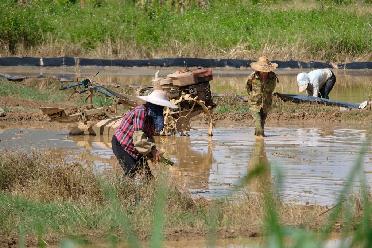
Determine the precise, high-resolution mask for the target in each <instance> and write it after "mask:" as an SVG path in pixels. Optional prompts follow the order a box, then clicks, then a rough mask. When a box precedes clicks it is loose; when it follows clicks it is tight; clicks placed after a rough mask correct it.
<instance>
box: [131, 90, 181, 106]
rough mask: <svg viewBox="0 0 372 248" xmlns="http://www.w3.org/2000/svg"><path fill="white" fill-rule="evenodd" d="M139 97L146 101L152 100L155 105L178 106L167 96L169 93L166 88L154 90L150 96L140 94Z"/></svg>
mask: <svg viewBox="0 0 372 248" xmlns="http://www.w3.org/2000/svg"><path fill="white" fill-rule="evenodd" d="M138 98H139V99H141V100H144V101H146V102H151V103H153V104H155V105H159V106H164V107H169V108H178V107H177V106H176V105H175V104H174V103H171V102H170V101H169V99H168V97H167V93H166V92H165V91H164V90H154V91H153V92H151V94H150V95H148V96H138Z"/></svg>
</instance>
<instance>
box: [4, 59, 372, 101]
mask: <svg viewBox="0 0 372 248" xmlns="http://www.w3.org/2000/svg"><path fill="white" fill-rule="evenodd" d="M158 69H159V70H160V76H165V75H167V74H169V73H171V72H174V70H176V69H177V68H158ZM158 69H157V68H119V67H81V68H75V67H56V68H53V67H51V68H49V67H48V68H40V67H19V66H18V67H0V73H8V74H15V75H26V76H31V77H37V76H40V75H43V76H58V77H64V78H70V79H75V78H84V77H92V76H93V75H95V74H96V72H98V71H99V72H100V73H99V74H98V75H97V76H96V77H95V78H94V79H95V80H96V82H99V83H101V84H119V85H132V86H135V87H140V86H144V85H151V79H152V77H153V75H154V73H155V72H156V71H157V70H158ZM305 71H309V70H305ZM250 72H251V71H250V70H249V69H241V70H239V69H229V68H222V69H221V68H218V69H214V80H213V81H212V83H211V88H212V92H213V93H218V94H221V93H222V94H240V95H242V94H245V80H246V77H247V76H248V74H249V73H250ZM299 72H301V71H300V70H297V69H296V70H294V69H281V70H278V71H277V74H278V77H279V81H280V83H279V84H278V85H277V88H276V91H277V92H281V93H298V92H297V87H296V83H295V82H296V75H297V73H299ZM334 72H335V74H336V77H337V82H336V85H335V87H334V88H333V90H332V92H331V94H330V97H331V98H332V99H335V100H340V101H347V102H362V101H364V100H366V99H368V97H371V96H372V80H371V78H372V77H371V76H372V70H334Z"/></svg>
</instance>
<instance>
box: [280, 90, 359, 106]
mask: <svg viewBox="0 0 372 248" xmlns="http://www.w3.org/2000/svg"><path fill="white" fill-rule="evenodd" d="M274 95H276V96H278V97H279V98H281V99H282V100H283V101H291V102H295V103H301V102H314V103H318V104H324V105H328V106H339V107H344V108H349V109H358V108H359V105H360V104H359V103H350V102H340V101H335V100H330V99H325V98H319V97H314V96H306V95H295V94H282V93H274Z"/></svg>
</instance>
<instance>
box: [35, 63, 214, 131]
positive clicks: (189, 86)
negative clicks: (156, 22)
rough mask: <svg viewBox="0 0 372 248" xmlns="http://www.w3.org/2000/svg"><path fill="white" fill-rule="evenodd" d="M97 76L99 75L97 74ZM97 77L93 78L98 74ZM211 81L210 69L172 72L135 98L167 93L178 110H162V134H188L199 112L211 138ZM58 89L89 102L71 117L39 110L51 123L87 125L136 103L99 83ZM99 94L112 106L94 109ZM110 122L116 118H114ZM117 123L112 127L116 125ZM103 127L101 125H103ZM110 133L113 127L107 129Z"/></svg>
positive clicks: (86, 82)
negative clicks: (118, 106)
mask: <svg viewBox="0 0 372 248" xmlns="http://www.w3.org/2000/svg"><path fill="white" fill-rule="evenodd" d="M97 74H98V73H97ZM97 74H96V75H97ZM212 79H213V76H212V70H211V69H196V70H193V71H190V70H187V69H185V70H182V71H177V72H175V73H172V74H169V75H167V76H166V77H163V78H159V77H157V76H156V78H155V80H153V86H151V87H144V88H141V89H139V90H138V92H137V94H138V95H148V94H150V93H151V92H152V91H153V90H154V89H162V90H164V91H166V92H167V94H168V97H169V99H170V100H171V101H172V102H173V103H174V104H176V105H177V106H178V109H175V110H172V109H169V108H166V109H165V111H164V129H163V131H162V132H161V135H176V134H177V133H179V134H181V135H187V132H188V131H190V129H191V125H190V120H191V118H192V117H195V116H197V115H199V114H201V113H204V114H205V116H206V118H207V120H208V127H209V129H208V134H209V135H212V126H213V124H212V114H211V112H212V109H213V108H214V107H215V106H216V105H215V104H214V103H213V99H212V94H211V90H210V83H209V82H210V81H211V80H212ZM60 89H61V90H71V89H72V90H73V93H72V94H71V95H70V97H69V98H71V97H72V96H73V95H74V94H84V93H86V92H88V96H87V97H86V100H88V106H86V107H85V108H79V109H77V110H76V111H75V113H73V114H67V113H66V112H65V110H64V109H60V108H49V107H44V108H41V110H42V111H43V113H44V114H46V115H48V116H49V117H50V118H51V120H56V121H61V122H78V121H83V122H84V123H87V121H88V120H92V119H94V118H96V117H97V116H99V115H105V116H108V117H110V116H111V115H112V114H116V113H117V105H118V104H124V105H129V106H131V107H134V106H136V105H137V104H138V103H137V101H136V99H135V98H134V97H132V96H128V95H124V94H120V93H117V92H115V91H113V90H111V89H108V88H106V87H104V86H102V85H100V84H96V83H94V82H93V80H91V79H84V80H82V81H80V82H76V83H71V84H68V85H64V86H62V87H61V88H60ZM96 93H99V94H102V95H104V96H106V97H109V98H113V99H114V100H113V104H112V106H108V107H101V108H94V107H93V96H94V94H96ZM111 119H113V120H114V119H118V117H113V118H111ZM112 122H113V121H109V120H108V121H105V120H103V121H102V122H99V123H97V124H96V126H99V128H97V130H99V132H98V133H96V135H103V134H104V133H108V134H110V132H111V131H110V132H105V131H104V129H105V126H104V125H107V123H111V124H112ZM117 123H118V122H117V121H116V122H115V125H117ZM102 125H103V126H102ZM109 129H110V130H111V129H113V127H110V128H109Z"/></svg>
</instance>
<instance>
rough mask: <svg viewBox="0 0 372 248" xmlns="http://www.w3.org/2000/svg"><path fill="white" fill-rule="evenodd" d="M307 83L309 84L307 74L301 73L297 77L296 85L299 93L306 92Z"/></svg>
mask: <svg viewBox="0 0 372 248" xmlns="http://www.w3.org/2000/svg"><path fill="white" fill-rule="evenodd" d="M309 83H310V78H309V76H308V75H307V73H304V72H301V73H299V74H298V75H297V85H298V91H299V92H302V91H304V90H306V89H307V86H308V85H309Z"/></svg>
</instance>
